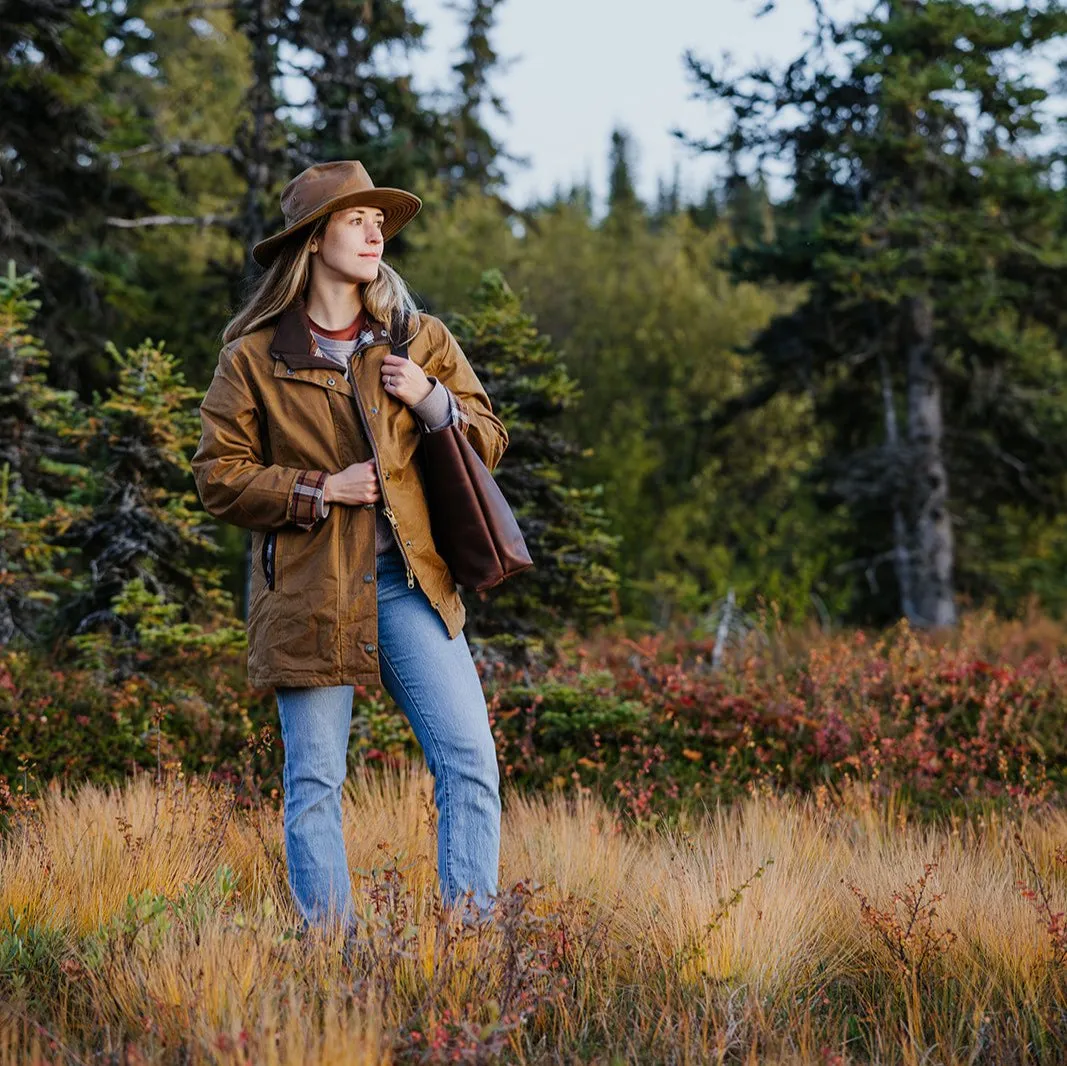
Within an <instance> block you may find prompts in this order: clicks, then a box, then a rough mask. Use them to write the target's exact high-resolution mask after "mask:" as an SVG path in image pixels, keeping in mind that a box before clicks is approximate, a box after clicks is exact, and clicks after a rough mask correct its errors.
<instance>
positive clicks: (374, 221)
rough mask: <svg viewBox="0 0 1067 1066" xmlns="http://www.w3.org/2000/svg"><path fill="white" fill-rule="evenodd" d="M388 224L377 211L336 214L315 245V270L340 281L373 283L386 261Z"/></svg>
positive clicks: (355, 209) (352, 210)
mask: <svg viewBox="0 0 1067 1066" xmlns="http://www.w3.org/2000/svg"><path fill="white" fill-rule="evenodd" d="M384 221H385V215H384V214H383V213H382V211H381V209H380V208H377V207H346V208H343V209H342V210H340V211H335V212H334V213H333V214H332V215H331V216H330V221H329V222H328V223H327V225H326V229H325V231H324V232H323V233H322V234H321V235H320V236H319V237H317V238H316V239H315V240H313V241H312V242H311V252H312V256H311V264H312V270H314V271H319V272H321V273H323V274H325V275H328V276H332V277H334V278H336V279H337V280H340V281H350V282H366V281H373V280H374V279H375V278H376V277H377V276H378V266H379V264H380V263H381V260H382V246H383V244H384V242H383V240H382V223H383V222H384Z"/></svg>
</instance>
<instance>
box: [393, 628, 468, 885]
mask: <svg viewBox="0 0 1067 1066" xmlns="http://www.w3.org/2000/svg"><path fill="white" fill-rule="evenodd" d="M378 654H379V655H380V656H381V658H382V661H383V662H384V663H385V665H386V666H387V667H389V669H390V670H391V671H392V673H393V677H395V678H396V683H397V684H398V685H399V686H400V687H401V688H402V689H403V690H404V694H405V695H406V696H407V698H408V699H409V700H410V701H411V706H412V707H413V708H415V710H416V711H417V712H418V714H419V717H420V718H422V720H423V721H424V722H425V723H426V732H427V733H428V734H429V736H430V739H431V740H432V741H433V746H434V748H435V749H436V755H437V762H438V765H439V766H440V767H441V775H442V777H443V778H444V782H445V804H446V805H447V807H448V813H449V815H451V813H452V793H451V790H450V789H449V785H448V779H449V774H448V772H447V762H446V760H445V759H444V758H443V757H442V749H441V742H440V741H439V740H438V739H437V734H436V733H435V732H434V730H433V725H432V724H431V719H430V718H428V717H427V716H426V715H424V714H423V713H422V708H421V707H420V706H419V704H418V701H417V700H416V699H415V698H414V697H413V696H412V695H411V690H410V689H409V688H408V687H407V685H405V684H404V679H403V678H402V677H401V676H400V674H399V673H398V672H397V669H396V667H395V666H393V664H392V662H391V660H390V659H389V656H388V655H386V654H385V650H384V649H383V648H382V646H381V644H379V645H378ZM439 813H440V812H439ZM438 831H440V818H438ZM445 878H446V879H447V881H448V884H447V886H446V889H447V890H448V891H451V890H452V889H453V888H454V887H455V879H454V878H453V877H452V841H451V840H449V839H448V838H447V837H446V838H445Z"/></svg>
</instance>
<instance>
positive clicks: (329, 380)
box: [326, 378, 334, 385]
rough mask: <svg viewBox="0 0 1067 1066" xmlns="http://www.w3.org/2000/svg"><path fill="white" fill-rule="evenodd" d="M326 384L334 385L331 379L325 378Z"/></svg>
mask: <svg viewBox="0 0 1067 1066" xmlns="http://www.w3.org/2000/svg"><path fill="white" fill-rule="evenodd" d="M326 384H327V385H333V384H334V380H333V378H327V379H326Z"/></svg>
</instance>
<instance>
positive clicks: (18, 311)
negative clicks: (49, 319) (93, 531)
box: [0, 260, 73, 646]
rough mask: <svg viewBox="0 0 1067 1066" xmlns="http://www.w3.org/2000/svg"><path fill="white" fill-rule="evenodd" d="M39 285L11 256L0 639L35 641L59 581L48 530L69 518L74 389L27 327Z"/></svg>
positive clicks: (1, 290)
mask: <svg viewBox="0 0 1067 1066" xmlns="http://www.w3.org/2000/svg"><path fill="white" fill-rule="evenodd" d="M36 288H37V282H36V281H35V280H34V279H33V278H32V277H30V276H29V275H26V274H23V275H20V274H18V273H17V272H16V270H15V263H14V260H8V264H7V273H6V274H4V275H2V276H0V575H2V578H0V646H2V645H5V644H9V643H12V642H16V641H17V642H19V643H22V644H32V643H34V642H35V641H36V640H37V639H38V636H39V630H40V628H41V626H42V624H43V623H44V621H45V620H46V619H47V617H48V612H49V610H50V608H51V606H52V605H53V604H54V602H55V601H56V598H57V594H56V591H55V587H56V586H57V585H61V584H62V577H61V575H60V574H58V573H57V567H58V566H59V565H60V562H61V560H60V558H59V556H60V552H59V549H58V548H57V547H56V546H55V545H54V544H53V543H52V541H51V535H52V533H53V532H54V531H55V529H56V528H57V526H60V525H62V524H63V522H64V521H66V519H67V514H66V512H65V510H64V509H63V508H62V507H61V506H60V505H59V502H58V501H59V498H60V497H61V496H62V495H64V494H65V493H66V491H67V490H68V488H69V485H68V482H67V479H66V478H65V477H64V474H65V473H66V472H68V471H69V468H68V467H67V466H65V465H64V462H63V460H64V449H63V442H62V441H61V439H60V437H59V435H58V432H59V428H60V427H61V426H63V425H64V424H66V423H67V422H68V421H69V417H68V415H69V411H70V407H71V403H72V400H73V397H72V396H71V394H70V393H60V392H57V391H56V390H54V389H52V388H51V387H50V386H49V385H48V384H47V382H46V380H45V375H46V371H47V369H48V352H47V351H46V350H45V348H44V347H43V345H42V344H41V342H40V339H39V338H38V337H36V336H35V335H34V334H33V333H32V332H31V331H30V323H31V320H32V319H33V316H34V315H35V314H36V313H37V310H38V309H39V307H40V303H41V302H40V300H37V299H34V298H32V296H31V293H32V292H33V291H34V290H35V289H36Z"/></svg>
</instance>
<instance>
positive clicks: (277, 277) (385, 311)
mask: <svg viewBox="0 0 1067 1066" xmlns="http://www.w3.org/2000/svg"><path fill="white" fill-rule="evenodd" d="M332 217H333V215H332V214H329V215H323V217H322V218H320V219H317V220H316V221H315V222H314V223H313V224H312V225H310V226H308V228H307V229H306V230H305V231H304V232H303V234H302V235H301V234H294V235H293V237H292V238H291V239H290V240H288V241H286V242H285V243H284V244H283V245H282V248H281V251H280V252H279V253H278V255H277V257H276V258H275V259H274V262H273V263H271V265H270V266H269V267H267V271H266V273H265V274H264V275H263V276H262V277H261V278H259V279H258V280H256V281H255V282H254V283H253V286H252V289H251V292H250V294H249V295H248V297H247V298H246V299H245V302H244V304H243V306H242V307H240V308H239V309H238V311H237V313H236V314H235V315H234V316H233V318H231V319H230V321H229V322H227V323H226V326H225V328H224V329H223V331H222V342H223V344H229V343H230V341H232V340H235V339H236V338H237V337H241V336H244V334H246V333H252V332H253V331H255V330H257V329H259V328H260V327H261V326H264V325H266V324H267V323H269V322H270V321H271V320H272V319H274V318H276V317H277V316H278V315H280V314H281V313H282V312H283V311H284V310H285V309H286V308H287V307H289V306H290V304H292V303H293V302H294V301H295V300H297V299H298V298H305V297H306V295H307V287H308V283H309V282H310V280H311V264H310V259H311V252H310V250H309V249H310V246H311V242H312V241H313V240H314V239H315V238H316V237H321V236H322V234H323V233H324V232H325V231H326V227H327V226H328V225H329V222H330V219H331V218H332ZM360 296H361V297H362V300H363V306H364V307H365V308H366V309H367V313H368V314H370V315H373V316H374V318H376V319H377V320H378V321H379V322H382V323H383V324H384V325H385V326H386V327H387V328H390V329H391V328H392V321H393V312H394V311H398V310H399V311H401V312H402V313H404V314H406V315H407V316H408V336H409V338H410V337H412V336H414V335H415V334H416V333H418V331H419V325H420V323H419V310H418V308H417V307H416V306H415V300H414V298H413V297H412V295H411V293H410V291H409V290H408V287H407V285H406V284H405V282H404V279H403V278H402V277H401V276H400V275H399V274H398V273H397V272H396V270H395V269H394V268H393V267H391V266H389V264H388V263H386V261H385V260H384V259H382V260H381V262H380V263H379V264H378V276H377V277H376V278H375V279H374V281H370V282H367V283H365V284H364V285H363V288H362V290H361V292H360ZM395 339H396V340H397V341H399V340H400V338H395Z"/></svg>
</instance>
